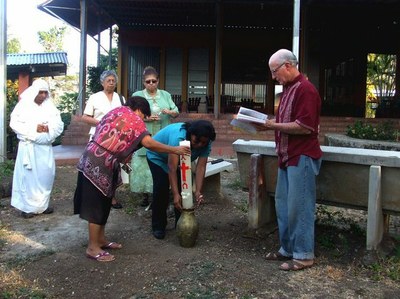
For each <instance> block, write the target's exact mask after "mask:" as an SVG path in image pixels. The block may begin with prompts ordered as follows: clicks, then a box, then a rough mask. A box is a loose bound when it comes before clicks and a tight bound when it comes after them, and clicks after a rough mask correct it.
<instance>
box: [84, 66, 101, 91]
mask: <svg viewBox="0 0 400 299" xmlns="http://www.w3.org/2000/svg"><path fill="white" fill-rule="evenodd" d="M104 70H105V69H103V68H102V67H98V66H88V68H87V73H88V83H87V88H88V94H93V93H96V92H98V91H100V90H103V86H102V85H101V83H100V75H101V73H102V72H103V71H104Z"/></svg>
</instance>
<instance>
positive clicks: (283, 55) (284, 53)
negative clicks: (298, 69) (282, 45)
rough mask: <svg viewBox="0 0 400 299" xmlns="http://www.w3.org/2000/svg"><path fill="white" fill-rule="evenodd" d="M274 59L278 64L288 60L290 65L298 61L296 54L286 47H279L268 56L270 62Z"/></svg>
mask: <svg viewBox="0 0 400 299" xmlns="http://www.w3.org/2000/svg"><path fill="white" fill-rule="evenodd" d="M272 60H275V61H276V62H277V63H278V64H281V63H284V62H286V61H287V62H289V63H290V64H291V65H297V64H298V63H299V62H298V60H297V57H296V55H294V54H293V52H292V51H289V50H287V49H280V50H278V51H276V52H275V53H274V54H273V55H272V56H271V58H270V62H271V61H272Z"/></svg>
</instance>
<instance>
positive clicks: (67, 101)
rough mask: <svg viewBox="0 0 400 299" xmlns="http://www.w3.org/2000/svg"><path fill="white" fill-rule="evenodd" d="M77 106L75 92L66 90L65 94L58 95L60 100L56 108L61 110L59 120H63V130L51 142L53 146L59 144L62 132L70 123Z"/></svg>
mask: <svg viewBox="0 0 400 299" xmlns="http://www.w3.org/2000/svg"><path fill="white" fill-rule="evenodd" d="M78 107H79V103H78V93H77V92H66V93H65V94H63V95H62V96H60V102H59V103H58V104H57V109H58V110H60V112H61V120H62V121H63V122H64V131H63V132H62V133H61V135H60V136H58V137H57V138H56V140H55V141H54V142H53V146H54V145H59V144H61V140H62V137H63V136H64V132H65V130H66V129H67V127H68V126H69V124H70V123H71V118H72V114H74V113H75V111H76V109H78Z"/></svg>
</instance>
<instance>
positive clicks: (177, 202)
mask: <svg viewBox="0 0 400 299" xmlns="http://www.w3.org/2000/svg"><path fill="white" fill-rule="evenodd" d="M174 207H175V209H177V210H178V211H182V196H180V195H179V194H177V195H175V196H174Z"/></svg>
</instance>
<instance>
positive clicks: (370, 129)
mask: <svg viewBox="0 0 400 299" xmlns="http://www.w3.org/2000/svg"><path fill="white" fill-rule="evenodd" d="M399 135H400V133H399V131H398V130H396V129H395V128H394V124H393V122H392V121H386V122H384V123H380V124H378V125H376V126H373V125H371V124H366V123H364V122H363V121H360V120H358V121H356V122H355V123H354V125H352V126H348V127H347V136H349V137H353V138H359V139H369V140H382V141H384V140H386V141H398V139H399Z"/></svg>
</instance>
